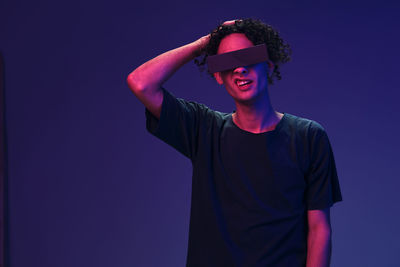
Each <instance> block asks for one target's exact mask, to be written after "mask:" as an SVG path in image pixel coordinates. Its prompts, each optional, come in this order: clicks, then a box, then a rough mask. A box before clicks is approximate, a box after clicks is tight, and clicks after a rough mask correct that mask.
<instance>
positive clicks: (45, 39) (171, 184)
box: [0, 0, 400, 267]
mask: <svg viewBox="0 0 400 267" xmlns="http://www.w3.org/2000/svg"><path fill="white" fill-rule="evenodd" d="M276 2H278V1H274V2H272V1H265V0H264V1H258V2H252V3H250V2H246V1H229V2H218V3H214V2H213V1H197V2H193V3H190V2H183V1H182V2H173V1H172V2H171V1H158V2H153V1H139V2H138V1H114V2H111V1H109V2H107V1H77V0H72V1H71V0H61V1H51V0H46V1H28V0H5V1H2V2H0V33H1V35H0V51H1V52H2V53H3V56H4V60H5V67H6V73H5V77H6V84H5V89H6V92H5V94H6V95H5V96H6V120H7V121H6V123H7V124H6V127H7V135H8V151H7V153H8V162H9V170H8V172H9V173H8V180H9V182H8V194H9V196H8V197H9V202H8V206H9V216H8V222H9V229H8V230H9V232H8V234H9V259H8V260H9V262H10V265H9V266H12V267H28V266H35V267H36V266H40V267H53V266H57V267H64V266H97V267H101V266H144V267H147V266H149V267H152V266H184V264H185V262H186V252H187V239H188V227H189V212H190V194H191V164H190V161H189V160H188V159H187V158H185V157H184V156H182V155H181V154H179V153H178V152H176V151H175V150H174V149H173V148H171V147H169V146H168V145H166V144H164V143H162V142H161V141H160V140H158V139H156V138H155V137H153V136H152V135H150V134H149V133H147V131H146V130H145V117H144V107H143V105H142V104H141V103H140V102H139V101H138V100H137V99H136V98H135V96H134V95H133V94H132V92H131V91H130V90H129V88H128V86H127V85H126V82H125V80H126V77H127V75H128V73H129V72H131V71H132V70H133V69H134V68H136V67H137V66H139V65H140V64H142V63H144V62H145V61H147V60H149V59H150V58H152V57H155V56H157V55H158V54H160V53H162V52H165V51H167V50H170V49H173V48H176V47H178V46H182V45H184V44H187V43H189V42H192V41H194V40H196V39H197V38H199V37H201V36H203V35H206V34H207V33H208V32H209V31H210V30H211V29H213V28H214V27H216V26H217V25H218V23H220V22H222V21H225V20H231V19H235V18H242V17H255V18H260V19H262V20H264V21H265V22H267V23H270V24H272V25H274V26H275V27H276V28H277V29H278V30H279V31H280V32H281V34H282V36H283V37H284V38H285V39H286V40H287V41H288V42H289V43H290V44H291V46H292V49H293V60H292V62H289V63H288V64H286V65H284V66H283V69H282V76H283V80H282V81H279V82H277V83H276V84H275V85H274V86H272V87H270V92H271V97H272V103H273V106H274V107H275V108H276V109H277V110H278V111H280V112H288V113H291V114H295V115H298V116H302V117H306V118H310V119H313V120H316V121H318V122H319V123H321V124H322V125H323V126H324V127H325V129H326V130H327V132H328V135H329V137H330V140H331V143H332V147H333V150H334V154H335V159H336V164H337V169H338V173H339V179H340V184H341V189H342V194H343V199H344V201H343V202H339V203H337V204H335V205H334V207H333V208H332V209H331V215H332V219H331V220H332V227H333V254H332V265H331V266H340V267H342V266H345V267H346V266H373V267H375V266H379V267H381V266H384V267H386V266H400V258H399V256H398V253H399V250H400V244H399V241H398V239H399V236H400V229H399V225H400V215H399V207H398V206H399V205H398V204H399V200H398V198H397V197H398V195H399V194H398V188H399V186H400V180H399V178H400V177H399V171H398V168H399V152H398V151H399V148H400V141H399V134H400V127H399V107H398V98H399V96H400V93H399V92H398V90H399V82H398V79H399V76H400V73H399V67H398V62H399V58H400V57H399V56H400V53H399V47H400V37H399V30H398V28H399V27H400V19H399V15H398V14H399V13H400V12H399V11H400V8H399V6H400V5H399V4H394V3H390V2H385V1H376V2H374V3H369V2H366V1H339V2H338V1H328V0H325V1H315V0H307V1H290V0H284V1H279V2H278V3H276ZM165 88H166V89H167V90H169V91H171V92H172V93H173V94H174V95H176V96H178V97H181V98H185V99H187V100H194V101H197V102H200V103H204V104H206V105H208V106H209V107H211V108H213V109H217V110H220V111H224V112H231V111H232V110H233V109H234V105H233V101H232V100H231V98H230V96H229V95H228V94H227V93H226V91H225V89H224V88H223V87H220V86H219V85H218V84H217V83H216V82H215V81H213V80H212V79H211V78H209V77H208V76H207V75H206V74H205V73H203V74H201V73H199V71H198V70H197V67H196V66H195V65H194V63H193V62H190V63H188V64H187V65H185V66H184V67H183V68H182V69H180V70H179V71H178V72H177V73H176V75H174V76H173V77H172V78H171V79H170V80H169V81H168V82H167V83H166V84H165Z"/></svg>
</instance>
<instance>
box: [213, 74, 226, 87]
mask: <svg viewBox="0 0 400 267" xmlns="http://www.w3.org/2000/svg"><path fill="white" fill-rule="evenodd" d="M213 75H214V78H215V80H217V83H219V84H220V85H222V84H224V81H222V78H221V72H215V73H213Z"/></svg>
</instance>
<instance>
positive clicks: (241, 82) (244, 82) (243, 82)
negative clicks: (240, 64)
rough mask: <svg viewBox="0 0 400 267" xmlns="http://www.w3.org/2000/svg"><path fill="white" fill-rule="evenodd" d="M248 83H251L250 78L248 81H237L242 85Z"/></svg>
mask: <svg viewBox="0 0 400 267" xmlns="http://www.w3.org/2000/svg"><path fill="white" fill-rule="evenodd" d="M248 83H251V81H248V80H247V81H237V84H238V85H240V86H242V85H245V84H248Z"/></svg>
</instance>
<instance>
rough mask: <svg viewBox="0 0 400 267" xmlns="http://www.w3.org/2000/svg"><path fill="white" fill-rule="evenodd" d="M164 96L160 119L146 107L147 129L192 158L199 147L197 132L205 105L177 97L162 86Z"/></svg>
mask: <svg viewBox="0 0 400 267" xmlns="http://www.w3.org/2000/svg"><path fill="white" fill-rule="evenodd" d="M162 90H163V93H164V97H163V102H162V107H161V115H160V119H159V120H158V119H157V118H156V117H155V116H154V115H153V114H152V113H151V112H150V111H149V110H148V109H147V108H145V116H146V129H147V131H149V132H150V133H151V134H153V135H154V136H156V137H157V138H159V139H161V140H162V141H164V142H165V143H167V144H169V145H170V146H172V147H173V148H175V149H176V150H178V151H179V152H181V153H182V154H183V155H185V156H186V157H188V158H190V159H192V158H193V156H194V154H195V152H196V147H197V132H198V128H199V121H200V120H201V118H200V117H201V113H202V110H203V109H205V106H204V105H202V104H199V103H196V102H188V101H186V100H184V99H180V98H176V97H175V96H174V95H172V94H171V93H170V92H169V91H167V90H165V89H164V88H162Z"/></svg>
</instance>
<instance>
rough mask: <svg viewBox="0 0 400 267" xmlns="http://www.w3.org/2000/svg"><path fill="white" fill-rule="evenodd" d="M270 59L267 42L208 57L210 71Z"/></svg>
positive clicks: (218, 70) (228, 68)
mask: <svg viewBox="0 0 400 267" xmlns="http://www.w3.org/2000/svg"><path fill="white" fill-rule="evenodd" d="M267 60H268V51H267V46H266V45H265V44H260V45H256V46H252V47H249V48H245V49H240V50H236V51H232V52H228V53H223V54H219V55H214V56H209V57H207V65H208V71H209V72H210V73H214V72H220V71H224V70H230V69H234V68H237V67H244V66H248V65H253V64H257V63H260V62H263V61H267Z"/></svg>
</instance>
